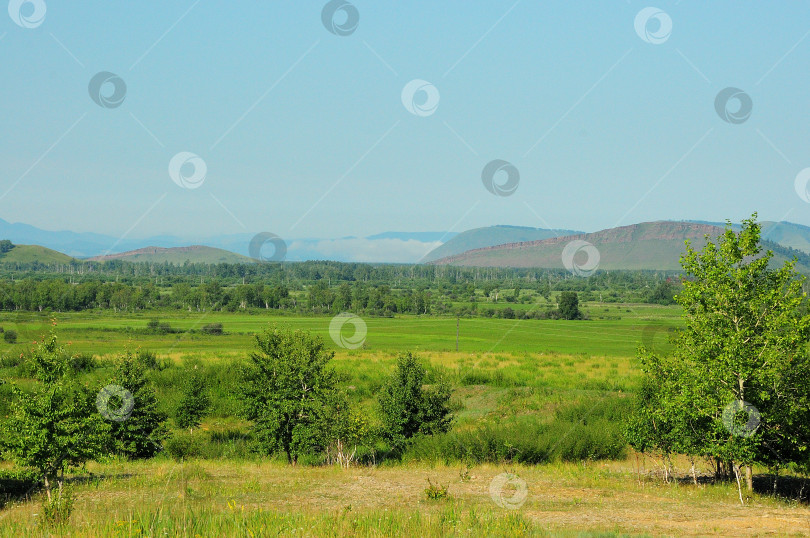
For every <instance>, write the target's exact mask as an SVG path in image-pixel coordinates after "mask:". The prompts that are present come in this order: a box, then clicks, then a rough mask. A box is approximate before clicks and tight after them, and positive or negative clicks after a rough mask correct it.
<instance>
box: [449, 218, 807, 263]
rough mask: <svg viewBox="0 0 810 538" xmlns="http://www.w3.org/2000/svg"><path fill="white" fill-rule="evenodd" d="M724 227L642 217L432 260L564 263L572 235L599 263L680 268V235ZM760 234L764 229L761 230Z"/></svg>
mask: <svg viewBox="0 0 810 538" xmlns="http://www.w3.org/2000/svg"><path fill="white" fill-rule="evenodd" d="M722 231H723V229H722V228H719V227H717V226H713V225H711V224H701V223H694V222H671V221H658V222H645V223H641V224H633V225H631V226H621V227H618V228H610V229H607V230H602V231H599V232H595V233H589V234H576V235H569V236H565V237H556V238H550V239H544V240H540V241H524V242H517V243H508V244H504V245H497V246H490V247H485V248H478V249H473V250H469V251H467V252H463V253H461V254H457V255H454V256H448V257H445V258H441V259H439V260H436V261H434V262H433V263H436V264H440V265H459V266H473V267H538V268H552V269H563V268H564V266H563V262H562V253H563V249H564V248H565V246H566V245H567V244H568V243H570V242H571V241H574V240H577V239H579V240H583V241H587V242H589V243H591V244H593V245H594V246H595V247H596V248H597V249H598V251H599V266H598V267H599V269H606V270H638V269H650V270H673V271H676V270H679V269H680V268H681V266H680V263H679V258H680V255H681V254H682V253H683V252H684V240H686V239H689V240H690V241H691V242H692V245H693V246H694V247H696V248H700V247H702V246H703V244H704V235H706V234H708V235H709V236H711V237H716V236H717V235H719V234H720V233H722ZM763 235H764V233H763ZM765 246H766V248H769V249H771V250H773V251H774V261H775V262H776V263H782V262H784V261H785V260H787V259H789V257H790V252H789V251H788V250H787V249H786V248H785V247H783V246H780V245H778V244H776V243H773V242H771V241H770V240H769V241H768V242H767V244H766V245H765ZM577 256H579V257H577V258H575V259H576V262H577V263H578V264H582V263H585V261H586V260H587V255H586V253H584V252H583V253H581V254H578V255H577ZM797 269H799V270H800V271H802V272H810V264H808V263H806V260H805V261H803V260H800V264H799V265H797Z"/></svg>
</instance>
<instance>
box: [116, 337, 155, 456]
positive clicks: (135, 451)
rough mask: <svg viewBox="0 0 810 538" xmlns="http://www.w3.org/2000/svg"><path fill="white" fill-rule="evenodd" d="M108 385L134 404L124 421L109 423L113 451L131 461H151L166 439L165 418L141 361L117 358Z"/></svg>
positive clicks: (129, 356)
mask: <svg viewBox="0 0 810 538" xmlns="http://www.w3.org/2000/svg"><path fill="white" fill-rule="evenodd" d="M110 382H111V383H112V384H114V385H118V386H120V387H123V388H124V389H126V390H127V391H129V393H130V394H131V395H132V399H133V400H134V403H135V406H134V407H133V408H132V413H131V414H130V415H129V417H128V418H126V419H125V420H122V421H112V422H111V423H110V436H111V439H112V442H113V451H114V452H116V453H118V454H122V455H124V456H126V457H128V458H131V459H142V458H151V457H152V456H154V455H155V454H157V453H158V452H160V450H161V448H162V442H163V440H164V439H165V438H166V436H167V435H168V429H167V427H166V419H167V416H166V414H165V413H163V412H162V411H160V410H159V408H158V400H157V395H156V393H155V389H154V388H153V387H152V384H151V383H150V382H149V380H148V379H147V378H146V373H145V370H144V367H143V366H142V363H141V361H139V360H138V359H137V358H136V357H135V356H133V355H132V354H131V353H127V354H126V355H124V356H123V357H121V358H120V359H119V360H118V363H117V364H116V367H115V373H114V374H113V377H112V379H111V381H110Z"/></svg>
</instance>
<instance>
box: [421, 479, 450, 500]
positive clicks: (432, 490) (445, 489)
mask: <svg viewBox="0 0 810 538" xmlns="http://www.w3.org/2000/svg"><path fill="white" fill-rule="evenodd" d="M427 481H428V487H426V488H425V497H427V498H428V500H431V501H438V500H441V499H446V498H448V497H449V496H450V491H449V490H450V485H449V484H448V485H446V486H442V485H441V484H439V485H438V486H437V485H434V484H433V482H431V481H430V478H428V479H427Z"/></svg>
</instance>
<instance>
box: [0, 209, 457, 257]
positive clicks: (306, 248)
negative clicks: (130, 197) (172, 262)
mask: <svg viewBox="0 0 810 538" xmlns="http://www.w3.org/2000/svg"><path fill="white" fill-rule="evenodd" d="M254 235H255V234H250V233H244V234H231V235H221V236H215V237H206V238H196V239H195V240H193V241H189V240H187V239H181V238H179V237H174V236H171V235H162V236H153V237H148V238H145V239H128V238H123V239H121V238H117V237H113V236H108V235H104V234H97V233H87V232H81V233H80V232H72V231H49V230H42V229H40V228H37V227H35V226H31V225H29V224H23V223H13V224H12V223H10V222H7V221H5V220H3V219H0V239H10V240H11V241H12V242H13V243H15V244H18V245H42V246H44V247H47V248H50V249H53V250H56V251H59V252H63V253H65V254H67V255H68V256H71V257H73V258H78V259H86V258H93V257H97V256H107V255H110V254H119V253H124V252H130V251H136V250H140V249H144V248H176V247H182V248H185V247H188V246H189V245H190V244H199V245H205V246H207V247H212V248H217V249H222V250H227V251H230V252H231V253H235V254H240V255H242V256H249V251H248V245H249V244H250V240H251V239H253V237H254ZM455 235H457V234H456V233H455V232H385V233H381V234H376V235H372V236H370V237H342V238H337V239H294V240H291V241H287V258H286V259H288V260H290V261H302V260H327V259H328V260H335V261H346V262H349V261H360V262H391V263H416V262H418V261H419V260H420V259H422V258H423V257H424V255H425V254H426V253H428V252H430V251H431V250H433V249H434V248H436V247H437V246H439V245H441V244H442V241H446V240H448V239H451V238H452V237H454V236H455ZM141 254H144V253H141ZM140 259H144V258H143V256H140ZM181 263H182V262H181Z"/></svg>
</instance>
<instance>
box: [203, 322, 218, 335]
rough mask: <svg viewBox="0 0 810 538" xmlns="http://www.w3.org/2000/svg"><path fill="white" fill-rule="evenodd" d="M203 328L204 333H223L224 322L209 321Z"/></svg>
mask: <svg viewBox="0 0 810 538" xmlns="http://www.w3.org/2000/svg"><path fill="white" fill-rule="evenodd" d="M201 330H202V332H203V333H204V334H214V335H216V334H222V323H208V324H206V325H203V326H202V329H201Z"/></svg>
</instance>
